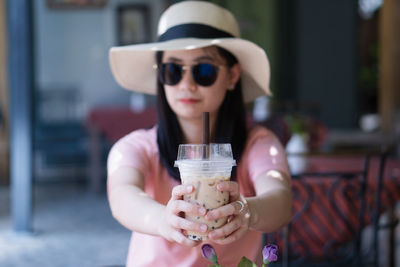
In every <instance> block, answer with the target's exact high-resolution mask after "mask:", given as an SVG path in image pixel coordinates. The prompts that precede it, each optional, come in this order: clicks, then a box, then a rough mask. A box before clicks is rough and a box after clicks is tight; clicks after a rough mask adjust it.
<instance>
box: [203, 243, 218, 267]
mask: <svg viewBox="0 0 400 267" xmlns="http://www.w3.org/2000/svg"><path fill="white" fill-rule="evenodd" d="M201 254H202V255H203V257H204V258H206V259H208V260H209V261H211V262H213V263H215V264H218V261H217V253H216V252H215V249H214V248H213V247H212V246H211V245H210V244H204V245H203V246H202V247H201Z"/></svg>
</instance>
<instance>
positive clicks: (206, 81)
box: [157, 63, 222, 86]
mask: <svg viewBox="0 0 400 267" xmlns="http://www.w3.org/2000/svg"><path fill="white" fill-rule="evenodd" d="M219 67H222V66H216V65H213V64H210V63H198V64H196V65H192V66H187V65H180V64H177V63H163V64H160V65H159V66H157V68H158V69H159V71H158V78H159V80H160V82H161V83H163V84H166V85H177V84H178V83H179V82H180V81H181V80H182V77H183V72H184V71H186V70H190V71H191V73H192V77H193V80H194V81H195V82H196V83H197V84H198V85H200V86H211V85H212V84H213V83H215V81H216V80H217V77H218V69H219Z"/></svg>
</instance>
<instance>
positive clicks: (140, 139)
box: [107, 130, 151, 176]
mask: <svg viewBox="0 0 400 267" xmlns="http://www.w3.org/2000/svg"><path fill="white" fill-rule="evenodd" d="M150 153H151V141H150V140H149V135H148V134H146V130H137V131H134V132H132V133H130V134H128V135H126V136H124V137H123V138H121V139H120V140H118V141H117V142H116V143H115V144H114V145H113V147H112V148H111V150H110V153H109V154H108V159H107V174H108V176H110V175H111V174H112V173H113V172H114V171H116V170H117V169H118V168H120V167H133V168H135V169H136V170H138V171H140V172H141V173H142V174H143V175H144V174H145V172H146V170H149V168H150V159H149V158H150Z"/></svg>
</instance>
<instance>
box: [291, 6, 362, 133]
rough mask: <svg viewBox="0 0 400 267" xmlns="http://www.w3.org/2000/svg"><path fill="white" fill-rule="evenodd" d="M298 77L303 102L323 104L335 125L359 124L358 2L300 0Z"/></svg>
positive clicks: (324, 117) (324, 113)
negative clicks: (357, 68) (357, 96)
mask: <svg viewBox="0 0 400 267" xmlns="http://www.w3.org/2000/svg"><path fill="white" fill-rule="evenodd" d="M296 10H297V11H296V18H295V19H296V21H297V23H296V25H297V26H296V27H297V31H296V55H297V59H296V63H297V64H296V75H297V77H296V80H297V86H298V88H297V93H298V99H299V101H300V102H306V101H311V102H317V103H320V112H321V113H320V118H321V119H322V120H323V121H324V122H327V124H328V126H330V127H332V128H352V127H354V126H356V123H357V117H356V116H357V112H356V107H357V99H356V77H357V74H356V53H355V51H356V50H355V49H356V16H357V13H356V12H357V1H348V0H335V1H330V0H308V1H301V0H298V1H297V9H296Z"/></svg>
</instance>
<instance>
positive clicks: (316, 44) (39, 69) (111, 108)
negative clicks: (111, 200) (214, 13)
mask: <svg viewBox="0 0 400 267" xmlns="http://www.w3.org/2000/svg"><path fill="white" fill-rule="evenodd" d="M175 2H179V1H172V0H37V1H29V0H9V1H7V0H0V265H1V266H78V265H79V266H113V265H120V266H121V265H123V264H124V262H125V257H126V253H127V250H128V242H129V238H130V233H129V232H128V231H127V230H126V229H124V228H123V227H122V226H120V225H119V224H118V223H117V222H115V221H114V219H113V218H112V217H111V213H110V211H109V208H108V205H107V196H106V158H107V153H108V151H109V149H110V147H111V146H112V144H113V143H114V142H115V141H116V140H118V139H119V138H121V137H122V136H123V135H125V134H127V133H128V132H130V131H132V130H135V129H137V128H143V127H151V126H152V125H153V124H154V123H155V121H156V111H155V109H156V101H155V99H154V97H153V96H148V95H143V94H138V93H132V92H128V91H126V90H123V89H122V88H120V87H119V86H118V85H117V84H116V82H115V81H114V79H113V77H112V75H111V72H110V68H109V64H108V50H109V48H110V47H112V46H116V45H127V44H135V43H142V42H151V41H155V40H156V38H157V37H156V35H157V33H156V31H157V29H156V28H157V22H158V18H159V16H160V14H161V13H162V12H163V11H164V10H165V9H166V8H167V7H168V6H169V5H170V4H172V3H175ZM210 2H214V3H217V4H219V5H222V6H225V7H227V8H228V9H229V10H231V11H232V13H233V14H234V15H235V16H236V17H237V18H238V20H239V24H240V28H241V32H242V37H243V38H246V39H250V40H252V41H254V42H256V43H257V44H259V45H260V46H261V47H262V48H264V49H265V51H266V52H267V55H268V57H269V60H270V63H271V71H272V76H271V90H272V92H273V97H271V98H266V97H261V98H259V99H257V100H256V101H255V102H254V103H252V104H249V105H248V106H246V108H247V111H248V120H249V126H253V125H256V124H262V125H265V126H268V127H270V128H271V129H272V130H273V131H274V132H275V133H276V134H277V135H278V137H279V138H280V140H281V141H282V143H283V144H284V145H285V146H286V145H288V144H289V143H290V140H291V138H292V136H293V135H295V134H306V135H307V136H308V139H307V141H306V142H307V143H306V152H307V153H353V154H354V153H358V154H362V153H366V152H368V153H370V152H371V153H375V152H376V153H379V152H380V151H381V150H382V149H383V148H385V149H387V150H388V151H389V154H390V157H391V158H392V159H394V160H398V159H399V158H400V89H399V88H400V75H399V73H398V70H399V69H400V45H399V43H400V32H399V31H400V1H397V0H308V1H302V0H249V1H243V0H229V1H228V0H213V1H210ZM138 64H140V63H138ZM294 152H296V151H294ZM298 152H299V151H298ZM300 152H304V151H300ZM396 166H398V167H399V165H396ZM399 168H400V167H399ZM399 168H397V167H396V168H393V169H391V170H390V171H391V173H392V176H396V177H397V178H398V177H400V169H399ZM399 242H400V241H398V242H397V243H396V244H397V247H399V246H400V243H399ZM398 266H400V265H398Z"/></svg>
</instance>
